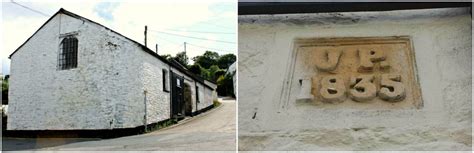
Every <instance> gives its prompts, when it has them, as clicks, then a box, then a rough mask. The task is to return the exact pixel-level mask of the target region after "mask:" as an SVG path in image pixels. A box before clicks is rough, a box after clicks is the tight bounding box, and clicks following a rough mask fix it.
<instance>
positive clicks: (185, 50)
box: [184, 42, 186, 55]
mask: <svg viewBox="0 0 474 153" xmlns="http://www.w3.org/2000/svg"><path fill="white" fill-rule="evenodd" d="M184 54H185V55H186V42H184Z"/></svg>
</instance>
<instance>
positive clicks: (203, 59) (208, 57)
mask: <svg viewBox="0 0 474 153" xmlns="http://www.w3.org/2000/svg"><path fill="white" fill-rule="evenodd" d="M218 59H219V54H218V53H216V52H212V51H206V52H205V53H204V54H203V55H201V56H196V57H194V58H193V61H194V63H197V64H199V65H201V67H203V68H205V69H209V68H210V67H211V66H212V65H216V64H217V60H218Z"/></svg>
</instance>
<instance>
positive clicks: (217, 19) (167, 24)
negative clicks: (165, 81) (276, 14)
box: [0, 1, 237, 75]
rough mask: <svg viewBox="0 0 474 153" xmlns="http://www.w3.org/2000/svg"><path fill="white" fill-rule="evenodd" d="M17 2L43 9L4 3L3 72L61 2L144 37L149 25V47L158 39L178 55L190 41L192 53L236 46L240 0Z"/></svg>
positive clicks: (161, 51)
mask: <svg viewBox="0 0 474 153" xmlns="http://www.w3.org/2000/svg"><path fill="white" fill-rule="evenodd" d="M15 2H16V3H18V4H20V5H23V6H26V7H28V8H32V9H34V10H36V11H39V12H41V13H38V12H35V11H32V10H29V9H27V8H24V7H22V6H19V5H18V4H14V3H11V2H2V3H1V4H2V7H1V8H2V11H1V13H2V15H1V16H2V23H1V27H0V29H1V34H2V40H1V46H2V52H1V54H0V57H1V59H2V73H3V74H4V75H5V74H9V63H10V61H9V59H8V56H9V55H10V54H11V53H12V52H13V51H14V50H15V49H16V48H18V47H19V46H20V45H21V44H22V43H23V42H24V41H25V40H26V39H28V37H30V36H31V35H32V34H33V33H34V32H35V31H36V30H37V29H38V28H39V27H40V26H41V25H42V24H43V23H44V22H46V20H48V19H49V17H50V16H51V15H53V14H54V13H55V12H57V11H58V10H59V9H60V8H64V9H66V10H68V11H71V12H73V13H76V14H78V15H81V16H83V17H86V18H88V19H91V20H93V21H96V22H98V23H100V24H102V25H105V26H107V27H109V28H111V29H113V30H115V31H117V32H119V33H121V34H123V35H125V36H127V37H129V38H131V39H134V40H136V41H137V42H140V43H143V39H144V36H143V30H144V26H145V25H147V26H148V29H149V31H148V47H149V48H150V49H152V50H155V44H158V46H159V47H158V48H159V49H158V50H159V51H158V52H159V54H171V55H175V54H176V53H178V52H180V51H183V50H184V46H183V42H187V44H188V45H187V46H186V50H187V53H188V56H189V57H191V58H192V57H194V56H196V55H201V54H203V53H204V52H205V51H206V50H211V51H216V52H218V53H219V54H227V53H233V54H236V52H237V44H236V42H237V3H236V1H208V2H201V1H200V2H195V1H177V2H174V3H170V2H159V1H158V2H156V1H153V2H146V1H145V2H141V1H140V2H139V3H136V2H131V1H120V2H118V1H117V2H111V1H106V2H101V1H86V2H78V1H73V2H71V1H67V2H65V1H48V2H28V1H15ZM43 14H47V15H43ZM176 35H184V36H191V37H195V38H204V39H207V40H202V39H194V38H188V37H181V36H176ZM212 40H218V41H212ZM190 62H192V61H190Z"/></svg>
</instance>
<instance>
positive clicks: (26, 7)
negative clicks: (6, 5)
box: [11, 0, 51, 17]
mask: <svg viewBox="0 0 474 153" xmlns="http://www.w3.org/2000/svg"><path fill="white" fill-rule="evenodd" d="M11 2H12V3H13V4H16V5H18V6H21V7H23V8H25V9H28V10H30V11H33V12H35V13H38V14H41V15H43V16H45V17H50V16H51V15H48V14H46V13H43V12H41V11H38V10H35V9H33V8H30V7H28V6H24V5H21V4H18V3H17V2H14V1H13V0H11Z"/></svg>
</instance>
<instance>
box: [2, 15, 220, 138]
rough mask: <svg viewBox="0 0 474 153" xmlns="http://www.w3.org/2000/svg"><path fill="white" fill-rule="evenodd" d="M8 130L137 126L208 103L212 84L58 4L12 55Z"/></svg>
mask: <svg viewBox="0 0 474 153" xmlns="http://www.w3.org/2000/svg"><path fill="white" fill-rule="evenodd" d="M9 58H10V59H11V75H10V76H11V77H10V89H9V90H10V92H9V114H8V124H7V129H8V130H90V129H92V130H100V129H124V128H135V127H139V126H144V125H149V124H154V123H158V122H160V121H165V120H168V119H175V118H183V117H185V116H192V115H195V114H197V113H199V112H201V111H203V110H206V109H209V108H211V107H212V106H213V100H215V99H216V95H217V94H216V92H215V89H216V84H215V83H213V82H210V81H207V80H204V79H202V78H200V77H198V76H196V75H194V74H193V73H191V72H190V71H188V70H187V69H186V68H185V67H184V66H182V65H180V64H179V63H177V62H174V61H168V60H166V59H165V58H163V57H161V56H159V55H158V54H157V53H155V52H154V51H152V50H150V49H148V48H147V47H146V46H144V45H142V44H140V43H138V42H136V41H134V40H132V39H130V38H127V37H126V36H123V35H121V34H120V33H118V32H115V31H113V30H111V29H109V28H107V27H105V26H103V25H101V24H99V23H96V22H94V21H91V20H89V19H86V18H84V17H81V16H79V15H76V14H74V13H72V12H69V11H66V10H64V9H60V10H59V11H58V12H57V13H55V14H54V15H53V16H52V17H51V18H50V19H49V20H48V21H46V23H44V24H43V25H42V26H41V27H40V28H39V29H38V30H37V31H36V32H35V33H34V34H33V35H32V36H31V37H30V38H28V39H27V40H26V41H25V42H24V43H23V44H22V45H21V46H20V47H19V48H18V49H16V50H15V51H14V52H13V53H12V54H11V55H10V57H9Z"/></svg>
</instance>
